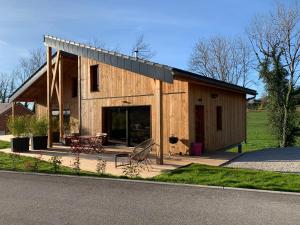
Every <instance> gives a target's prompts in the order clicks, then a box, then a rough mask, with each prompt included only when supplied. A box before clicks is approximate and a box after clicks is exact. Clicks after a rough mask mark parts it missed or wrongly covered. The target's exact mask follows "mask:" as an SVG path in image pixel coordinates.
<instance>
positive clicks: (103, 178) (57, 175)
mask: <svg viewBox="0 0 300 225" xmlns="http://www.w3.org/2000/svg"><path fill="white" fill-rule="evenodd" d="M0 173H11V174H25V175H32V176H33V175H36V176H48V177H68V178H76V179H91V180H102V181H103V180H106V181H113V182H127V183H142V184H154V185H166V186H182V187H192V188H207V189H217V190H231V191H245V192H258V193H268V194H283V195H296V196H300V192H289V191H272V190H261V189H249V188H235V187H223V186H210V185H201V184H183V183H171V182H161V181H149V180H133V179H124V178H108V177H89V176H75V175H63V174H49V173H35V172H19V171H9V170H0Z"/></svg>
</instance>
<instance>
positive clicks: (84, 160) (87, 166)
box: [0, 135, 238, 178]
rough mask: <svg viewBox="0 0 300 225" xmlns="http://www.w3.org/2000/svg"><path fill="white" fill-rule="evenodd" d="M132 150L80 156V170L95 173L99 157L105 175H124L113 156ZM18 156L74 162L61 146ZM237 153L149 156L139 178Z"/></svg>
mask: <svg viewBox="0 0 300 225" xmlns="http://www.w3.org/2000/svg"><path fill="white" fill-rule="evenodd" d="M10 138H11V136H9V135H5V136H0V140H5V141H10ZM0 151H1V152H5V153H11V150H10V149H1V150H0ZM131 151H132V148H130V147H125V146H105V151H104V152H103V153H101V154H84V153H82V154H80V168H81V169H82V170H85V171H91V172H95V171H96V165H97V159H98V157H101V158H102V159H104V160H105V161H106V162H107V163H106V173H108V174H112V175H117V176H120V175H124V174H123V170H124V167H122V166H121V167H117V168H115V161H114V160H115V155H116V154H117V153H125V152H131ZM18 154H20V155H24V156H29V157H41V159H42V160H45V161H48V160H50V158H51V157H52V156H54V155H56V156H61V159H62V165H64V166H68V167H70V166H71V164H72V162H73V161H74V155H72V153H71V152H70V147H67V146H63V145H61V144H56V145H54V146H53V148H51V149H46V150H30V151H29V152H24V153H18ZM237 156H238V154H237V153H230V152H223V151H221V152H215V153H211V154H204V155H203V156H201V157H199V156H179V155H176V156H171V158H169V157H168V156H164V164H163V165H158V164H156V159H155V153H152V154H151V157H150V160H151V162H152V165H151V166H152V168H150V167H149V171H148V170H147V168H144V169H143V170H142V171H141V173H140V176H141V177H143V178H147V177H153V176H156V175H159V174H161V173H162V172H165V171H170V170H173V169H176V168H179V167H182V166H186V165H188V164H191V163H199V164H205V165H211V166H220V165H222V164H224V163H226V162H228V161H229V160H232V159H233V158H235V157H237Z"/></svg>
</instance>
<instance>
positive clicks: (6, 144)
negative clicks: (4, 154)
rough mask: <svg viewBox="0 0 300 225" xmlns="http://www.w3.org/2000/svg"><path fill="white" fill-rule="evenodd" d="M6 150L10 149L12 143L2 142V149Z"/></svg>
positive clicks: (0, 144) (0, 145)
mask: <svg viewBox="0 0 300 225" xmlns="http://www.w3.org/2000/svg"><path fill="white" fill-rule="evenodd" d="M4 148H10V142H9V141H1V140H0V149H4Z"/></svg>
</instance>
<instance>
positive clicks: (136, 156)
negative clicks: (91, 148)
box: [115, 139, 155, 171]
mask: <svg viewBox="0 0 300 225" xmlns="http://www.w3.org/2000/svg"><path fill="white" fill-rule="evenodd" d="M154 144H155V143H154V141H153V139H148V140H146V141H144V142H142V143H140V144H139V145H137V146H135V148H134V149H133V151H132V152H131V153H120V154H116V155H115V167H118V166H125V165H131V164H132V162H133V161H135V162H137V163H138V164H139V163H144V164H145V165H146V167H147V169H148V171H149V168H148V165H149V166H151V161H150V159H149V155H150V152H151V150H152V147H153V146H154ZM119 158H128V163H127V164H124V163H122V164H120V165H118V159H119Z"/></svg>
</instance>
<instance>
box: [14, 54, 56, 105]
mask: <svg viewBox="0 0 300 225" xmlns="http://www.w3.org/2000/svg"><path fill="white" fill-rule="evenodd" d="M55 60H56V53H55V54H54V55H53V59H52V63H55ZM46 65H47V63H44V64H43V65H42V66H41V67H40V68H39V69H38V70H37V71H36V72H35V73H34V74H32V75H31V76H30V77H29V78H28V79H27V80H26V81H25V82H24V83H23V84H22V85H21V86H20V87H18V88H17V89H16V90H15V91H14V92H13V93H12V94H11V95H10V96H9V102H13V101H15V100H16V99H17V98H18V97H19V96H20V95H22V94H23V93H24V92H25V91H26V90H27V89H28V88H29V87H30V86H31V85H32V84H33V83H35V82H36V81H37V80H38V79H40V78H41V77H42V76H43V74H45V73H46V72H47V66H46Z"/></svg>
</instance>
